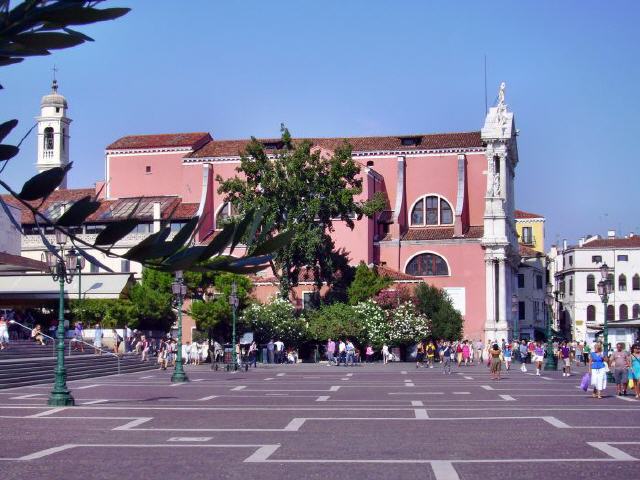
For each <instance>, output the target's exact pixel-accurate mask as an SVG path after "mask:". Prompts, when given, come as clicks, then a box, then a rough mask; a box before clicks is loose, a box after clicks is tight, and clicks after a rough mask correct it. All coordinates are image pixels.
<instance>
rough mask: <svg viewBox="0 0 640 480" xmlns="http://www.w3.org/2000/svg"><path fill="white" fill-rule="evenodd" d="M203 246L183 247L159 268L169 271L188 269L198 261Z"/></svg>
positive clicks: (203, 248)
mask: <svg viewBox="0 0 640 480" xmlns="http://www.w3.org/2000/svg"><path fill="white" fill-rule="evenodd" d="M205 248H206V247H205V246H204V245H198V246H196V247H189V248H185V249H184V250H181V251H179V252H178V253H176V254H175V255H172V256H171V257H169V258H168V259H167V260H165V261H164V262H163V263H162V264H161V268H162V269H164V270H167V271H171V272H175V271H177V270H189V269H191V267H193V265H195V264H196V263H198V260H199V258H200V257H201V256H202V254H203V252H204V250H205Z"/></svg>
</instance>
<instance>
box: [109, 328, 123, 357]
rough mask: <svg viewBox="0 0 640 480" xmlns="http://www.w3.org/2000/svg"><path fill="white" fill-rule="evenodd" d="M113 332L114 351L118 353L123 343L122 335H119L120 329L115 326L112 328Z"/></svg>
mask: <svg viewBox="0 0 640 480" xmlns="http://www.w3.org/2000/svg"><path fill="white" fill-rule="evenodd" d="M111 333H113V353H115V354H116V355H118V352H119V351H120V344H121V343H122V337H121V336H120V335H118V331H117V330H116V329H115V328H112V329H111Z"/></svg>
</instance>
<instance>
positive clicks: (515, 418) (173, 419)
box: [0, 363, 640, 480]
mask: <svg viewBox="0 0 640 480" xmlns="http://www.w3.org/2000/svg"><path fill="white" fill-rule="evenodd" d="M187 371H188V374H189V376H190V378H191V382H189V383H188V384H178V385H175V384H171V383H170V381H169V379H170V372H160V371H152V372H143V373H135V374H128V375H121V376H112V377H102V378H94V379H88V380H82V381H76V382H70V388H71V389H72V392H73V395H74V397H75V399H76V402H77V406H76V407H71V408H51V407H48V406H47V405H46V399H47V395H48V392H49V390H50V386H32V387H21V388H16V389H11V390H4V391H2V392H0V402H1V403H0V407H1V408H0V432H1V435H0V478H2V479H4V480H9V479H58V478H65V479H76V478H77V479H87V478H96V479H98V478H99V479H118V480H122V479H127V478H138V477H141V478H159V479H163V480H166V479H180V480H186V479H189V480H195V479H201V478H202V479H204V478H225V479H227V478H228V479H243V480H246V479H248V478H250V479H252V480H253V479H255V480H258V479H271V478H277V477H287V478H297V479H307V478H322V479H332V478H362V479H383V478H384V479H389V478H394V479H405V478H411V479H418V478H419V479H431V478H434V479H447V480H449V479H458V478H462V479H486V478H489V476H492V475H498V476H505V475H506V476H509V477H511V476H513V477H514V478H540V477H543V476H550V475H554V476H555V477H556V478H558V477H560V478H583V477H591V476H595V475H597V476H602V477H605V478H606V477H610V476H611V475H612V474H614V475H616V477H618V478H625V477H626V478H638V471H639V469H640V436H639V433H640V402H638V401H636V400H634V399H633V398H631V397H626V398H620V397H616V396H613V390H614V389H613V388H612V387H609V389H608V392H607V393H608V395H609V396H608V397H607V398H605V399H603V400H595V399H592V398H591V397H590V395H589V394H585V393H584V392H582V391H581V390H580V389H579V388H577V385H578V384H579V382H580V376H581V375H580V374H578V375H574V376H572V377H570V378H563V377H562V375H561V374H560V373H559V372H552V373H544V374H543V375H542V376H541V377H536V376H534V375H531V373H529V374H523V373H521V372H520V371H519V370H517V369H516V370H515V371H512V372H511V373H510V374H508V375H506V376H505V377H504V379H503V380H501V381H499V382H497V381H492V380H490V378H489V374H488V370H487V368H486V367H484V366H482V367H479V366H475V367H468V368H461V369H459V370H455V369H454V372H453V374H452V375H443V374H442V372H441V371H440V369H439V368H438V367H436V368H434V369H422V368H421V369H416V368H415V365H414V364H409V363H407V364H393V365H387V366H383V365H380V364H376V365H366V366H361V367H349V368H346V367H327V366H324V365H283V366H278V367H269V366H266V367H261V368H258V369H256V370H253V369H252V370H250V371H249V372H246V373H245V372H242V373H227V372H213V371H211V370H209V368H208V366H200V367H188V369H187ZM529 372H531V370H529Z"/></svg>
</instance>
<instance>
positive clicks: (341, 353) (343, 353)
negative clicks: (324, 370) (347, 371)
mask: <svg viewBox="0 0 640 480" xmlns="http://www.w3.org/2000/svg"><path fill="white" fill-rule="evenodd" d="M340 362H343V363H344V364H345V365H346V364H347V344H346V343H344V340H340V343H339V344H338V362H337V363H338V365H340Z"/></svg>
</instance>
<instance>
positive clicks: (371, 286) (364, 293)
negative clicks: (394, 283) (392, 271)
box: [348, 262, 391, 305]
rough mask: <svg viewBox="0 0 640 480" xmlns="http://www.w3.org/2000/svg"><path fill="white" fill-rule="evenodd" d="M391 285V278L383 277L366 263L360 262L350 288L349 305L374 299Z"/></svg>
mask: <svg viewBox="0 0 640 480" xmlns="http://www.w3.org/2000/svg"><path fill="white" fill-rule="evenodd" d="M389 285H391V279H390V278H389V277H381V276H380V275H378V272H377V271H376V270H375V269H374V268H369V267H368V266H367V265H366V264H365V263H364V262H360V265H358V267H357V268H356V273H355V277H354V279H353V282H352V283H351V285H350V286H349V290H348V296H349V303H350V304H351V305H356V304H357V303H360V302H364V301H366V300H368V299H370V298H373V297H375V296H376V295H377V294H378V293H380V291H381V290H384V289H385V288H387V287H388V286H389Z"/></svg>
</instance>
